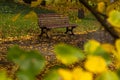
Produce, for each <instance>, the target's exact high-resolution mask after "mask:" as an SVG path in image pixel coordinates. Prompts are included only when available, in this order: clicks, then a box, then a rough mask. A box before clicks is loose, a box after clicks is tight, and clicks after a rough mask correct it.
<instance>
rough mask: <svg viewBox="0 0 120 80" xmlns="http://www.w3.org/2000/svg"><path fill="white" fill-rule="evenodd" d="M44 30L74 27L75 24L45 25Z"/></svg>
mask: <svg viewBox="0 0 120 80" xmlns="http://www.w3.org/2000/svg"><path fill="white" fill-rule="evenodd" d="M45 26H46V28H65V27H76V26H77V25H76V24H61V25H59V24H58V25H57V24H52V25H45Z"/></svg>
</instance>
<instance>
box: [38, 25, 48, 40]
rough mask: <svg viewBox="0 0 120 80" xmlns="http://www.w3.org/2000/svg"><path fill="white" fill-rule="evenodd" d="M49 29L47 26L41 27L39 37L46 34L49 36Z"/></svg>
mask: <svg viewBox="0 0 120 80" xmlns="http://www.w3.org/2000/svg"><path fill="white" fill-rule="evenodd" d="M48 30H49V29H47V28H46V27H41V33H40V35H39V37H40V38H41V37H42V36H43V35H44V34H45V35H46V37H47V38H49V36H48V34H47V32H48Z"/></svg>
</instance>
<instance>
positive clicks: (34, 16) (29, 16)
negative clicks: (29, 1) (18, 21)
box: [24, 11, 37, 19]
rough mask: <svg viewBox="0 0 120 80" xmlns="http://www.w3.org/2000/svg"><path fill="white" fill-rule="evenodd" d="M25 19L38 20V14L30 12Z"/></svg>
mask: <svg viewBox="0 0 120 80" xmlns="http://www.w3.org/2000/svg"><path fill="white" fill-rule="evenodd" d="M24 18H25V19H37V14H36V13H35V12H34V11H30V12H29V13H28V14H26V15H25V16H24Z"/></svg>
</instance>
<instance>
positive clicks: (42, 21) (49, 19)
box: [38, 13, 69, 27]
mask: <svg viewBox="0 0 120 80" xmlns="http://www.w3.org/2000/svg"><path fill="white" fill-rule="evenodd" d="M38 24H39V26H40V27H44V26H49V25H64V24H69V18H68V17H67V16H63V15H61V14H55V13H49V14H39V15H38Z"/></svg>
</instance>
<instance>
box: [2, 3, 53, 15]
mask: <svg viewBox="0 0 120 80" xmlns="http://www.w3.org/2000/svg"><path fill="white" fill-rule="evenodd" d="M31 10H33V11H35V12H36V13H37V14H40V13H54V11H52V10H47V9H42V8H39V7H36V8H32V7H30V5H25V4H20V3H14V2H8V3H5V2H0V13H3V14H7V13H9V14H17V13H22V14H23V15H25V14H27V13H28V12H30V11H31Z"/></svg>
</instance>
